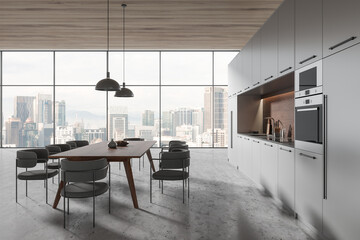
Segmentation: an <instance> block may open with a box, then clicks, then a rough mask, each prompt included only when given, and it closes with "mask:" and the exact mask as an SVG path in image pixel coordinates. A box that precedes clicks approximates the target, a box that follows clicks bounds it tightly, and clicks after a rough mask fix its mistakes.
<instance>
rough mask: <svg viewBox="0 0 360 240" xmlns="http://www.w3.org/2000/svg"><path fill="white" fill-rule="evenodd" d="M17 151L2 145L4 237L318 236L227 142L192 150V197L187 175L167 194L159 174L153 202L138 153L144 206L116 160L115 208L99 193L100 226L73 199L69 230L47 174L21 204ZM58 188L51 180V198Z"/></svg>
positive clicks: (0, 230) (249, 239)
mask: <svg viewBox="0 0 360 240" xmlns="http://www.w3.org/2000/svg"><path fill="white" fill-rule="evenodd" d="M153 152H154V154H153V155H156V152H157V151H156V150H154V151H153ZM15 153H16V150H9V149H1V150H0V156H1V160H0V190H1V191H0V192H1V198H0V238H1V239H6V240H8V239H156V240H160V239H245V240H256V239H291V240H294V239H311V238H310V237H309V236H308V235H307V234H306V233H305V232H304V231H303V230H302V229H301V228H300V227H299V225H298V224H297V222H296V221H295V220H294V218H293V217H291V216H289V215H288V214H287V213H285V212H283V211H282V210H280V209H279V208H278V207H277V206H276V205H275V204H274V203H273V201H272V200H271V199H270V198H269V197H267V196H266V195H264V194H262V193H261V192H260V191H259V190H258V189H257V188H256V187H255V186H254V184H253V183H252V182H251V181H250V180H249V179H248V178H247V177H245V176H244V175H242V174H241V173H240V172H238V171H237V170H235V169H234V168H233V167H232V166H230V164H229V163H228V162H227V160H226V159H227V150H225V149H214V150H213V149H193V150H191V157H192V158H191V186H190V189H191V192H190V200H189V201H187V202H186V203H185V204H183V203H182V182H166V183H165V184H164V194H161V192H160V189H159V188H158V184H157V182H156V181H154V182H153V183H154V185H153V186H154V188H153V203H152V204H150V202H149V164H148V163H147V162H145V169H142V170H141V171H140V172H139V170H138V161H137V160H136V159H134V163H133V172H134V178H135V185H136V189H137V196H138V201H139V206H140V209H138V210H136V209H134V208H133V206H132V201H131V197H130V194H129V189H128V185H127V180H126V177H125V172H124V168H123V167H122V170H121V171H119V170H118V164H117V163H113V164H112V196H111V201H112V213H111V214H109V213H108V195H107V194H104V195H102V196H99V197H97V198H96V227H95V228H94V229H93V228H92V200H90V199H85V200H81V199H77V200H71V201H70V215H69V216H68V218H67V226H66V229H63V225H62V224H63V214H62V206H63V203H62V200H61V201H60V204H59V209H57V210H54V209H53V208H52V207H51V206H50V205H46V203H45V189H44V188H43V182H42V181H31V182H29V197H28V198H26V197H25V182H23V181H19V203H18V204H16V203H15V162H14V161H15ZM56 179H57V178H56ZM56 189H57V184H51V181H49V204H52V201H53V199H54V196H55V192H56Z"/></svg>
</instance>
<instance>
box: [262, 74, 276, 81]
mask: <svg viewBox="0 0 360 240" xmlns="http://www.w3.org/2000/svg"><path fill="white" fill-rule="evenodd" d="M273 77H274V76H273V75H271V76H270V77H267V78H265V79H264V81H267V80H269V79H270V78H273Z"/></svg>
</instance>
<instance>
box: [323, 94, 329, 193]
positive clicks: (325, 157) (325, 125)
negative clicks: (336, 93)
mask: <svg viewBox="0 0 360 240" xmlns="http://www.w3.org/2000/svg"><path fill="white" fill-rule="evenodd" d="M323 98H324V106H323V116H324V130H323V135H324V138H323V139H324V199H327V101H328V96H327V95H324V96H323Z"/></svg>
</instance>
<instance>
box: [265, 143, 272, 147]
mask: <svg viewBox="0 0 360 240" xmlns="http://www.w3.org/2000/svg"><path fill="white" fill-rule="evenodd" d="M264 145H265V146H269V147H273V145H272V144H267V143H264Z"/></svg>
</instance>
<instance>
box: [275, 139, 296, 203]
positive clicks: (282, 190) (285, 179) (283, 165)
mask: <svg viewBox="0 0 360 240" xmlns="http://www.w3.org/2000/svg"><path fill="white" fill-rule="evenodd" d="M278 149H279V150H278V154H279V155H278V164H279V165H278V198H279V199H280V200H281V202H282V203H283V204H284V205H285V206H286V208H289V209H290V210H294V204H295V202H294V201H295V199H294V197H295V153H294V148H290V147H285V146H282V145H278Z"/></svg>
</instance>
